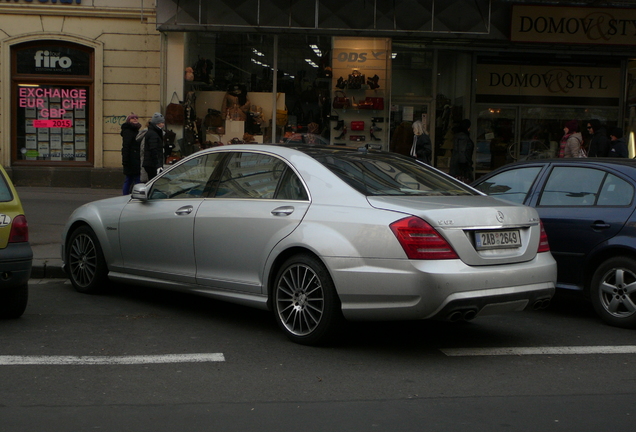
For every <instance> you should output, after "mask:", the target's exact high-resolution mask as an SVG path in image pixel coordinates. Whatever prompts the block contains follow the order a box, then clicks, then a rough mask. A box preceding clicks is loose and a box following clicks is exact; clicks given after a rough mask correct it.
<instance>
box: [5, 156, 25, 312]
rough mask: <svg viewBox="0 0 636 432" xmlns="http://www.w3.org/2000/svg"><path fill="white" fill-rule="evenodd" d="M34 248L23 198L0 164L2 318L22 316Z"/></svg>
mask: <svg viewBox="0 0 636 432" xmlns="http://www.w3.org/2000/svg"><path fill="white" fill-rule="evenodd" d="M32 262H33V251H32V250H31V245H30V244H29V226H28V224H27V220H26V217H25V216H24V210H22V204H21V203H20V198H18V194H17V193H16V191H15V188H14V187H13V184H12V183H11V180H9V177H8V176H7V173H6V171H5V170H4V168H2V166H0V318H18V317H20V316H22V314H23V313H24V310H25V309H26V306H27V301H28V298H29V277H30V276H31V266H32Z"/></svg>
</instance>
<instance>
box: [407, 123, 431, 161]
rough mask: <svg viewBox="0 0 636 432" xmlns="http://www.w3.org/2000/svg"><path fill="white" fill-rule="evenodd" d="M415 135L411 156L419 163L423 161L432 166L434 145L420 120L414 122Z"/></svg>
mask: <svg viewBox="0 0 636 432" xmlns="http://www.w3.org/2000/svg"><path fill="white" fill-rule="evenodd" d="M413 135H414V136H413V146H412V147H411V156H413V157H414V158H415V159H417V160H418V161H422V162H424V163H425V164H427V165H430V164H431V155H432V154H433V144H432V143H431V139H430V138H429V136H428V134H427V133H426V131H425V130H424V125H423V124H422V122H421V121H419V120H417V121H415V122H413Z"/></svg>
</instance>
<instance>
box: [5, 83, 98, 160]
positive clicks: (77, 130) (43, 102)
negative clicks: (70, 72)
mask: <svg viewBox="0 0 636 432" xmlns="http://www.w3.org/2000/svg"><path fill="white" fill-rule="evenodd" d="M17 88H18V109H17V112H16V119H17V128H16V135H17V160H42V161H84V162H85V161H87V143H88V129H87V125H86V122H87V115H86V114H87V107H88V102H89V88H88V87H86V86H52V85H39V86H38V85H28V84H21V85H18V87H17Z"/></svg>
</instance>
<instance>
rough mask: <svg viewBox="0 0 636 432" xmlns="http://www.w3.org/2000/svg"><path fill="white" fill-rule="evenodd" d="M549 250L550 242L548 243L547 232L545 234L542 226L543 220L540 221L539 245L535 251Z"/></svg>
mask: <svg viewBox="0 0 636 432" xmlns="http://www.w3.org/2000/svg"><path fill="white" fill-rule="evenodd" d="M540 252H550V244H549V243H548V234H546V232H545V229H544V228H543V222H541V234H540V235H539V247H538V248H537V253H540Z"/></svg>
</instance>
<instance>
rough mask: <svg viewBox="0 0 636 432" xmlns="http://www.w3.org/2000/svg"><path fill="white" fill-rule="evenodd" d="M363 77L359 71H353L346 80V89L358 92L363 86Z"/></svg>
mask: <svg viewBox="0 0 636 432" xmlns="http://www.w3.org/2000/svg"><path fill="white" fill-rule="evenodd" d="M365 81H366V80H365V78H364V75H363V74H361V73H360V71H359V70H357V69H354V70H353V71H352V72H351V73H350V74H349V79H347V88H348V89H352V90H359V89H361V88H362V86H363V85H364V84H365Z"/></svg>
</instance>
